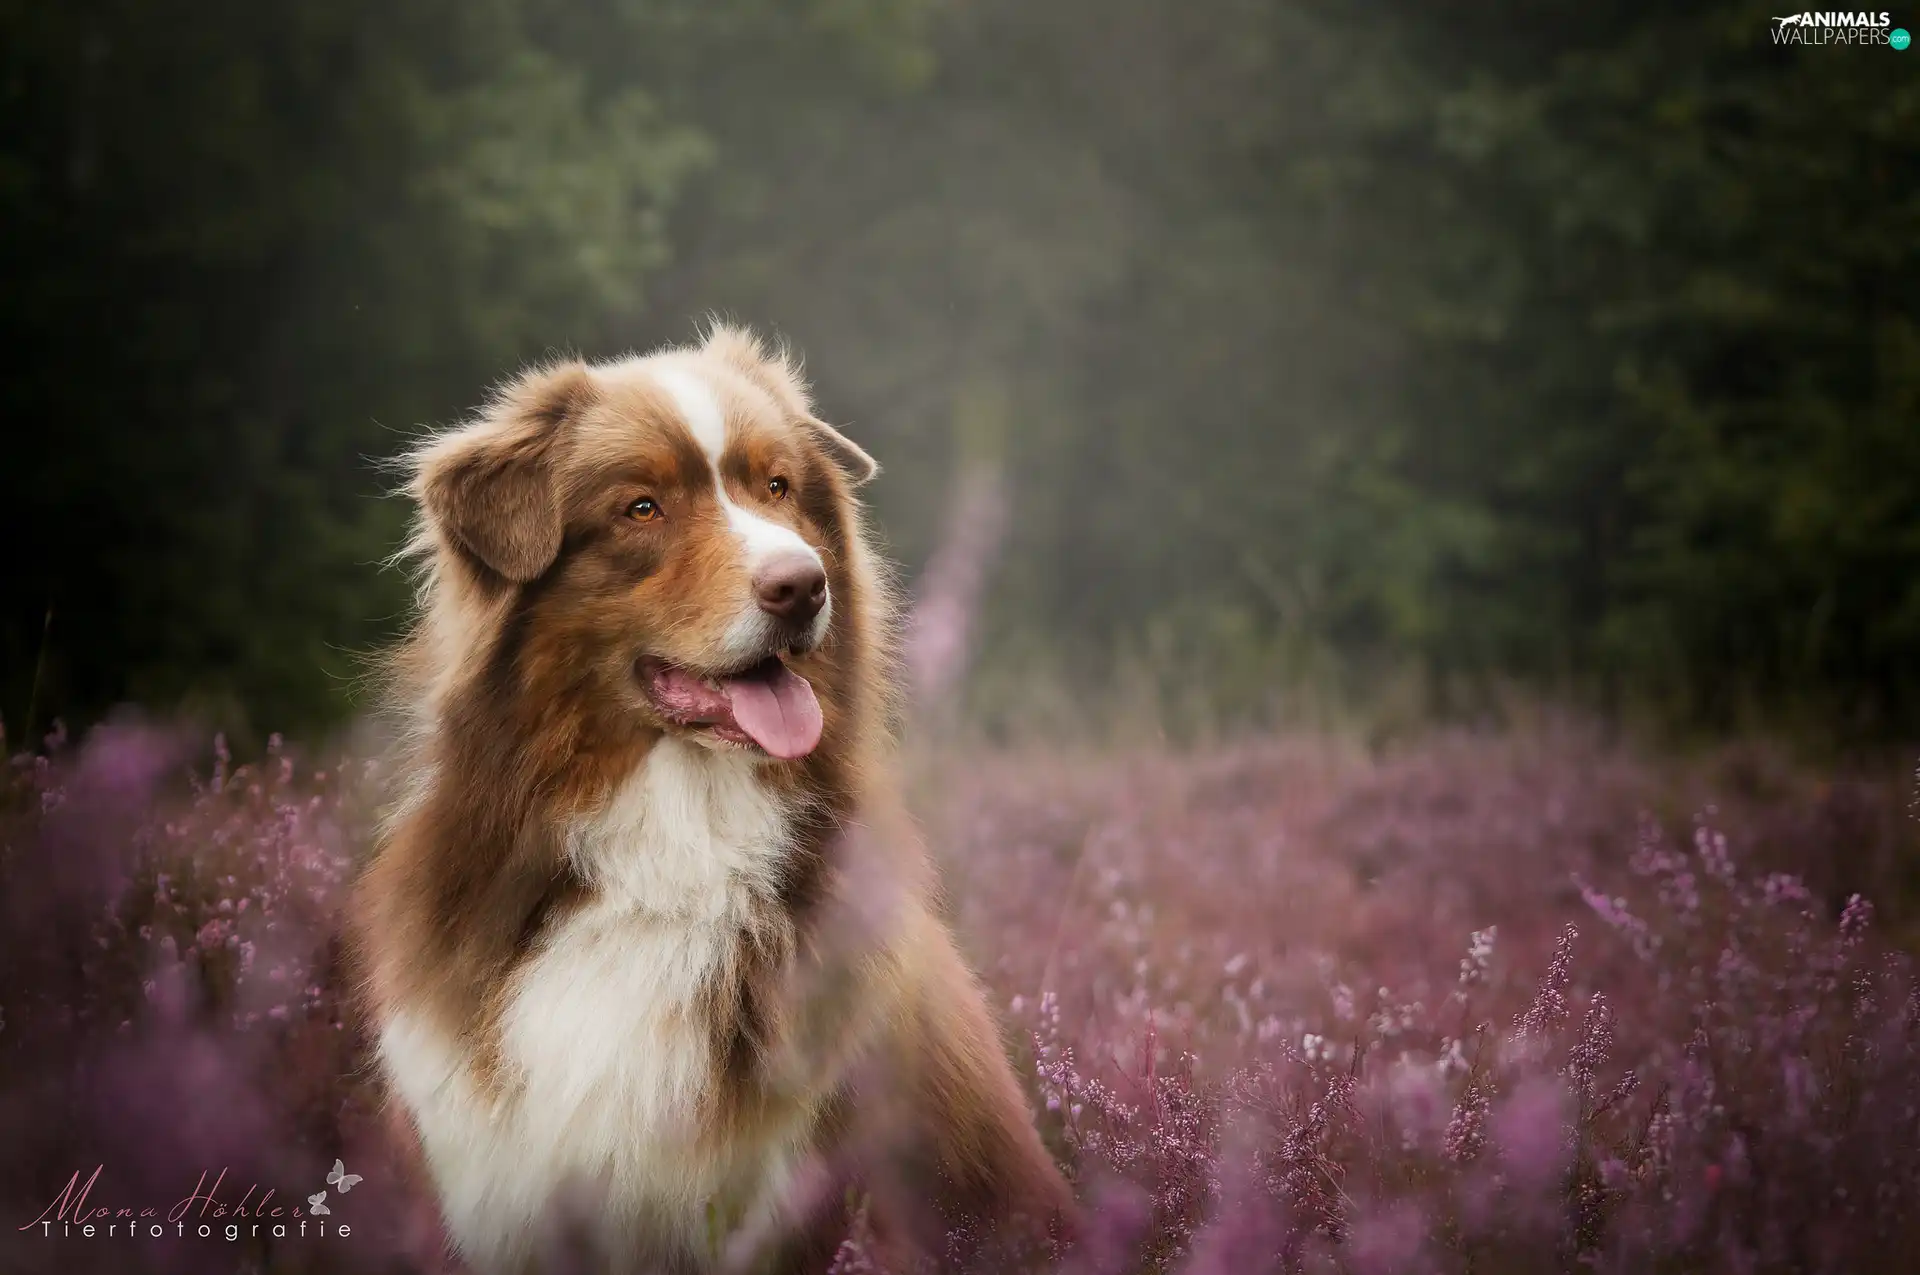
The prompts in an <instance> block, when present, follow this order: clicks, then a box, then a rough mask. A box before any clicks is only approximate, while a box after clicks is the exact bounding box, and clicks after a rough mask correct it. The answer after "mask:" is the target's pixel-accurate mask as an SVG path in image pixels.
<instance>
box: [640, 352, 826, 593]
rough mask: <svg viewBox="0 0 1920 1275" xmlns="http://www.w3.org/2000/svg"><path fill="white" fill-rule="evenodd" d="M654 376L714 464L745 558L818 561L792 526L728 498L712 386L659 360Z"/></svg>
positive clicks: (722, 428)
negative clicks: (791, 555) (793, 555)
mask: <svg viewBox="0 0 1920 1275" xmlns="http://www.w3.org/2000/svg"><path fill="white" fill-rule="evenodd" d="M653 375H654V378H655V379H656V380H658V381H659V383H660V385H661V388H663V389H665V390H666V391H667V394H668V395H669V396H670V397H671V398H672V399H673V405H674V407H675V408H676V409H677V410H678V411H679V413H680V419H681V420H682V421H684V422H685V423H686V426H687V432H688V433H690V434H692V435H693V441H694V442H696V443H698V444H699V445H700V450H701V451H703V452H705V453H706V454H707V461H708V463H709V464H711V465H712V466H713V483H714V490H715V491H716V492H718V493H719V496H720V507H721V508H722V509H723V510H725V511H726V515H727V525H728V526H730V527H732V528H733V534H734V535H736V536H738V537H739V538H740V543H741V544H743V545H745V546H746V550H747V560H748V561H749V562H752V563H759V562H764V561H765V560H767V559H768V558H771V557H773V556H774V555H775V554H778V553H782V552H798V553H803V554H805V555H806V556H807V557H809V558H811V559H813V560H814V562H816V563H818V562H819V561H820V555H819V554H817V553H815V552H814V550H813V546H812V545H810V544H808V543H807V542H806V541H805V540H803V539H801V537H800V536H799V534H798V533H796V532H795V531H794V530H793V529H792V528H790V527H783V526H781V525H780V524H779V523H777V522H773V521H770V520H769V519H766V518H762V517H760V516H759V515H758V514H756V513H753V512H752V511H750V510H746V509H742V508H741V507H740V506H739V505H736V504H734V503H733V501H732V499H731V498H729V497H728V495H727V485H726V483H725V481H724V480H722V478H721V477H720V458H721V457H722V456H724V455H725V454H726V450H727V418H726V413H725V412H723V411H722V410H721V408H720V399H719V396H717V395H716V394H715V393H714V392H713V387H712V386H710V385H708V384H707V382H706V381H705V380H704V379H702V378H701V376H700V374H699V373H698V372H696V371H694V370H693V369H691V368H687V367H681V366H677V365H675V364H673V363H662V364H661V365H659V366H658V367H656V368H654V369H653Z"/></svg>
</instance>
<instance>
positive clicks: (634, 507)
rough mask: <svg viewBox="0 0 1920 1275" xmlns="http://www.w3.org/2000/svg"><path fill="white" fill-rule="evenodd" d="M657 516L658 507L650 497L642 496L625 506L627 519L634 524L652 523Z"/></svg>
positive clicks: (658, 513) (658, 514) (658, 512)
mask: <svg viewBox="0 0 1920 1275" xmlns="http://www.w3.org/2000/svg"><path fill="white" fill-rule="evenodd" d="M659 516H660V506H659V505H657V504H655V503H654V502H653V499H652V497H650V496H642V497H641V498H640V499H639V500H636V501H634V502H633V503H632V504H631V505H628V506H627V517H629V518H631V519H633V520H634V521H635V522H652V521H653V520H654V519H655V518H658V517H659Z"/></svg>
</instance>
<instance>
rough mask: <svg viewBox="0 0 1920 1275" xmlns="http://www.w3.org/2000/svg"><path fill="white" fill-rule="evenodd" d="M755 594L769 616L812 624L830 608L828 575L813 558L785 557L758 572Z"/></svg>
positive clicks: (796, 554) (754, 580)
mask: <svg viewBox="0 0 1920 1275" xmlns="http://www.w3.org/2000/svg"><path fill="white" fill-rule="evenodd" d="M753 594H754V596H755V597H756V598H758V599H759V600H760V609H761V610H762V611H765V612H766V613H767V614H768V615H771V616H775V617H777V618H779V619H782V620H786V621H788V622H790V623H793V624H810V623H812V622H813V617H814V616H816V615H819V614H820V608H821V607H823V606H825V605H826V604H827V573H826V572H825V571H824V570H822V569H821V566H820V563H819V562H818V561H817V560H816V559H815V558H814V557H813V556H812V555H811V554H798V553H789V554H782V555H780V556H779V557H778V558H775V559H774V560H773V561H771V562H768V563H766V564H764V565H763V566H761V568H760V569H759V570H758V571H756V572H754V575H753Z"/></svg>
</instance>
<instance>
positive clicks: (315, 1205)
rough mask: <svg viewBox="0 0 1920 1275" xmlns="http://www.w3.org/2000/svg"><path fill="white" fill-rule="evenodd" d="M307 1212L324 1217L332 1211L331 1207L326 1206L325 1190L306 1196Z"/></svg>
mask: <svg viewBox="0 0 1920 1275" xmlns="http://www.w3.org/2000/svg"><path fill="white" fill-rule="evenodd" d="M307 1212H309V1213H311V1214H313V1215H314V1216H315V1217H325V1216H326V1215H327V1214H329V1213H331V1212H333V1210H332V1209H330V1208H328V1207H327V1193H326V1192H325V1191H322V1192H320V1193H319V1194H318V1195H309V1196H308V1197H307Z"/></svg>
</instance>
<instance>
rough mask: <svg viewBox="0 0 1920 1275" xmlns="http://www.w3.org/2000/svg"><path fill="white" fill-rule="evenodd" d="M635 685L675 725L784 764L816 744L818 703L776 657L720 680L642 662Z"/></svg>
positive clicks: (662, 663)
mask: <svg viewBox="0 0 1920 1275" xmlns="http://www.w3.org/2000/svg"><path fill="white" fill-rule="evenodd" d="M640 680H641V682H642V684H643V685H644V686H645V687H646V690H647V696H648V698H649V699H651V700H652V701H653V704H654V707H656V708H658V709H659V710H660V712H661V713H662V714H664V715H665V716H666V717H667V719H668V720H669V721H672V722H675V723H676V724H678V725H681V726H687V727H693V728H696V729H705V730H709V731H712V732H713V734H714V735H716V736H718V737H719V738H721V739H725V740H731V741H732V742H734V743H736V744H751V745H753V746H755V747H758V748H760V749H763V750H764V751H765V752H767V753H768V754H769V755H770V756H773V757H779V758H781V759H783V760H789V761H790V760H792V759H793V758H796V757H805V756H806V755H807V754H808V753H810V752H812V751H813V750H814V748H815V747H817V746H818V745H819V743H820V701H819V700H817V699H815V698H814V694H813V687H812V686H811V685H809V684H808V682H807V679H806V678H804V677H801V676H800V675H799V674H798V673H795V672H794V671H793V670H792V669H790V668H788V667H787V666H786V665H785V664H783V663H782V662H781V661H780V658H779V657H778V656H774V655H769V656H768V657H767V658H766V659H764V660H761V661H760V662H759V663H758V664H755V665H752V666H751V667H749V668H744V669H741V670H740V671H738V672H736V673H729V674H726V675H725V676H719V677H713V676H703V675H702V674H699V673H695V672H694V671H693V670H691V669H686V668H682V667H680V666H679V665H677V664H668V663H666V662H665V661H663V660H642V661H641V663H640Z"/></svg>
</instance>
